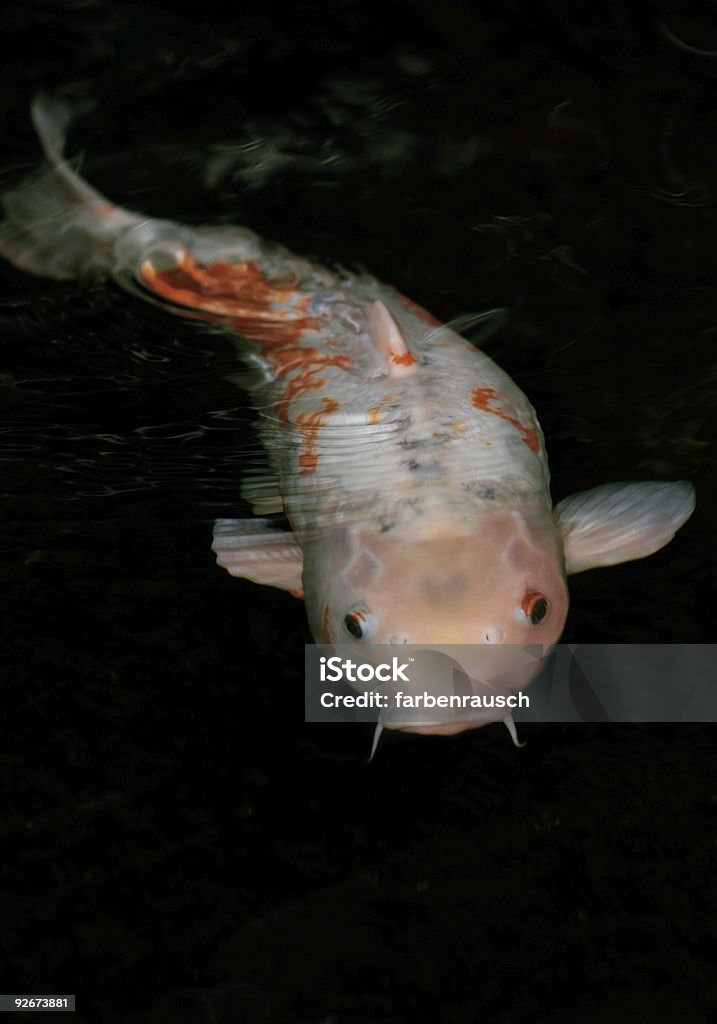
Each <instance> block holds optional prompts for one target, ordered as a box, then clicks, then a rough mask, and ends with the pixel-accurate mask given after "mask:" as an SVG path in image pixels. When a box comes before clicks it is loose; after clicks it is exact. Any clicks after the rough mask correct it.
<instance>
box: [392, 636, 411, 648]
mask: <svg viewBox="0 0 717 1024" xmlns="http://www.w3.org/2000/svg"><path fill="white" fill-rule="evenodd" d="M388 642H389V643H390V644H396V645H397V646H398V645H399V644H407V643H408V637H407V636H404V635H403V634H400V635H396V636H392V637H389V641H388Z"/></svg>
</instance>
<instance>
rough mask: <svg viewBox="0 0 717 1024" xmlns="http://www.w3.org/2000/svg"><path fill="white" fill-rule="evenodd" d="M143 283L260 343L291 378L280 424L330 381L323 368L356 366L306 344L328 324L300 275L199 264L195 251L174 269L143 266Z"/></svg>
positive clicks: (246, 266) (272, 361)
mask: <svg viewBox="0 0 717 1024" xmlns="http://www.w3.org/2000/svg"><path fill="white" fill-rule="evenodd" d="M142 279H143V281H144V283H145V284H146V285H147V286H148V287H149V288H151V289H152V291H154V292H156V294H158V295H161V296H162V297H163V298H165V299H168V300H169V301H171V302H173V303H175V304H178V305H181V306H186V307H187V308H188V309H193V310H201V311H202V312H203V313H207V314H209V316H207V317H206V319H213V318H217V319H225V318H226V319H230V320H231V321H233V323H234V325H235V327H236V330H237V332H238V333H240V334H241V335H242V336H243V337H245V338H248V339H249V340H251V341H256V342H259V345H260V351H261V354H262V356H263V357H264V358H265V359H266V360H267V362H268V363H270V364H271V366H272V367H273V369H274V372H275V376H276V378H277V379H278V378H280V377H287V378H288V380H287V385H286V391H285V392H284V394H283V395H282V396H281V398H280V399H279V400H278V402H277V413H278V417H279V420H280V422H281V423H284V424H286V423H288V422H289V421H290V419H291V417H290V405H291V403H292V402H294V401H296V399H298V398H301V397H303V396H304V395H306V394H307V393H308V392H310V391H315V390H317V389H318V388H320V387H323V385H324V384H325V379H324V378H323V377H320V376H319V374H320V373H321V371H323V370H325V369H327V368H328V367H332V366H338V367H340V368H341V369H342V370H349V369H350V368H351V365H352V364H351V359H350V358H349V357H348V356H342V355H335V356H329V355H324V354H322V352H321V351H320V350H319V349H318V348H315V347H314V346H312V345H302V344H301V339H302V338H303V337H304V335H305V334H306V333H307V332H309V333H314V332H317V331H319V330H321V329H322V328H323V327H324V326H325V325H324V324H323V323H322V322H321V321H320V320H317V319H315V318H314V317H311V316H310V315H309V313H308V307H309V304H310V302H311V299H312V298H313V296H312V295H309V294H306V295H301V294H300V293H299V292H297V291H296V290H295V289H296V284H297V278H296V275H295V274H284V275H283V276H281V277H273V278H267V277H265V276H264V274H263V273H262V271H261V270H260V269H259V268H258V267H257V266H256V264H255V263H254V262H253V261H252V260H247V261H245V262H243V263H222V262H217V263H212V264H210V265H209V266H207V267H203V266H200V264H198V263H197V261H196V260H195V258H194V256H193V255H192V254H191V253H190V252H184V253H182V256H181V258H180V260H179V264H178V266H176V267H173V268H172V269H171V270H166V271H161V272H159V271H157V270H155V269H154V267H153V266H152V264H151V263H150V262H149V261H146V262H145V263H144V264H143V266H142Z"/></svg>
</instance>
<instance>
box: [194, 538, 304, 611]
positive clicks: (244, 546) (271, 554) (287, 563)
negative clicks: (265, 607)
mask: <svg viewBox="0 0 717 1024" xmlns="http://www.w3.org/2000/svg"><path fill="white" fill-rule="evenodd" d="M212 551H214V552H215V553H216V556H217V564H218V565H221V566H222V568H223V569H226V570H227V572H228V573H229V574H230V575H231V576H239V577H241V578H242V579H245V580H251V581H252V582H253V583H261V584H263V585H264V586H268V587H279V588H280V589H281V590H288V591H289V593H290V594H293V595H294V597H303V596H304V589H303V585H302V581H301V573H302V569H303V563H304V559H303V555H302V552H301V548H300V547H299V545H298V544H297V542H296V541H295V540H294V538H293V535H292V534H291V533H288V532H287V531H286V530H279V529H276V527H274V526H272V525H271V524H269V523H267V522H266V521H265V520H262V519H217V520H216V522H215V523H214V542H213V543H212Z"/></svg>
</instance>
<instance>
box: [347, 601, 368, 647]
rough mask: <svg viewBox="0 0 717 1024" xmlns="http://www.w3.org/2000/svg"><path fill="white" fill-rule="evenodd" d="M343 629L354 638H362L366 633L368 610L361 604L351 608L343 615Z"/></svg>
mask: <svg viewBox="0 0 717 1024" xmlns="http://www.w3.org/2000/svg"><path fill="white" fill-rule="evenodd" d="M344 629H345V630H346V632H347V633H348V634H349V635H350V636H352V637H353V638H354V640H364V639H365V638H366V635H367V633H368V612H367V610H366V609H365V608H364V607H363V606H357V607H356V608H352V609H351V611H349V612H347V613H346V615H345V616H344Z"/></svg>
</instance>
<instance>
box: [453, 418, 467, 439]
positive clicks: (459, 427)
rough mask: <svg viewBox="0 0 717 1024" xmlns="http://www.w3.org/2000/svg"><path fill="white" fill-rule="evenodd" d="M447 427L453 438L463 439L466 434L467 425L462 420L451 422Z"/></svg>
mask: <svg viewBox="0 0 717 1024" xmlns="http://www.w3.org/2000/svg"><path fill="white" fill-rule="evenodd" d="M449 426H450V428H451V432H452V434H453V436H454V437H465V436H466V434H467V433H468V424H467V423H464V422H463V420H453V421H452V422H451V423H450V424H449Z"/></svg>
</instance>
